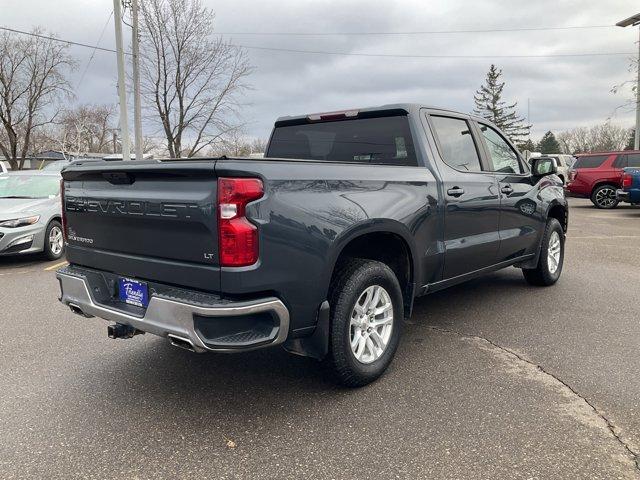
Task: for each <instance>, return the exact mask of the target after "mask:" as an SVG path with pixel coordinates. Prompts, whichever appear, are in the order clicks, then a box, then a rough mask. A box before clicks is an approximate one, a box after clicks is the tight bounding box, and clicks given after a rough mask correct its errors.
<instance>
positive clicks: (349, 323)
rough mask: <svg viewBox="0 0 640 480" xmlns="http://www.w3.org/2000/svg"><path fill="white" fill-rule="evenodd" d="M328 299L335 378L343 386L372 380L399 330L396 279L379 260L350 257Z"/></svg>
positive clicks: (329, 363) (380, 370) (330, 358)
mask: <svg viewBox="0 0 640 480" xmlns="http://www.w3.org/2000/svg"><path fill="white" fill-rule="evenodd" d="M376 292H377V293H376ZM367 299H368V300H369V301H368V302H367ZM329 302H330V307H331V312H330V319H331V327H330V336H329V354H328V355H327V358H326V359H325V362H326V364H327V366H328V367H329V369H330V371H331V373H332V374H333V376H334V377H335V379H336V380H337V382H338V383H340V384H342V385H345V386H347V387H361V386H364V385H367V384H368V383H371V382H373V381H374V380H376V379H377V378H378V377H380V376H381V375H382V374H383V373H384V371H385V370H386V369H387V367H388V366H389V365H390V364H391V361H392V360H393V357H394V355H395V353H396V350H397V348H398V343H399V341H400V336H401V333H402V323H403V320H404V308H403V302H402V291H401V289H400V284H399V282H398V279H397V278H396V276H395V274H394V273H393V271H392V270H391V269H390V268H389V267H388V266H387V265H385V264H384V263H381V262H377V261H374V260H364V259H350V260H348V261H347V262H345V263H344V264H343V265H342V266H341V267H340V269H339V270H338V272H337V273H336V275H335V277H334V279H333V285H332V287H331V293H330V296H329ZM375 312H380V313H378V314H376V313H375ZM389 325H390V327H389Z"/></svg>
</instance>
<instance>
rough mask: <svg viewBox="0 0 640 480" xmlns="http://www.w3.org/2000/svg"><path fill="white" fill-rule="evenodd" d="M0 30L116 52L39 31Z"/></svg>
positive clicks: (3, 28) (0, 28)
mask: <svg viewBox="0 0 640 480" xmlns="http://www.w3.org/2000/svg"><path fill="white" fill-rule="evenodd" d="M0 30H5V31H7V32H13V33H19V34H21V35H29V36H31V37H38V38H43V39H45V40H53V41H55V42H60V43H66V44H67V45H75V46H77V47H85V48H91V49H92V50H102V51H103V52H111V53H116V51H115V50H113V49H111V48H105V47H98V46H97V45H88V44H86V43H80V42H73V41H71V40H64V39H62V38H57V37H52V36H50V35H42V34H40V33H34V32H25V31H24V30H17V29H15V28H9V27H0ZM125 55H130V54H129V53H126V52H125Z"/></svg>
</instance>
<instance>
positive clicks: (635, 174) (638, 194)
mask: <svg viewBox="0 0 640 480" xmlns="http://www.w3.org/2000/svg"><path fill="white" fill-rule="evenodd" d="M616 198H617V199H618V201H619V202H627V203H630V204H631V205H640V168H635V167H627V168H625V169H624V171H623V173H622V188H621V189H619V190H616Z"/></svg>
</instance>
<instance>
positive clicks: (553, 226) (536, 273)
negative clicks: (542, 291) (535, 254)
mask: <svg viewBox="0 0 640 480" xmlns="http://www.w3.org/2000/svg"><path fill="white" fill-rule="evenodd" d="M563 263H564V230H562V226H561V225H560V222H559V221H558V220H556V219H555V218H549V219H548V220H547V226H546V228H545V230H544V236H543V237H542V245H541V247H540V257H539V258H538V265H536V267H535V268H523V269H522V274H523V275H524V278H525V280H526V281H527V282H528V283H529V284H530V285H536V286H540V287H548V286H550V285H553V284H554V283H556V282H557V281H558V279H559V278H560V274H561V273H562V265H563Z"/></svg>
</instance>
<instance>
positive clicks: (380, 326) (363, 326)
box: [349, 285, 393, 364]
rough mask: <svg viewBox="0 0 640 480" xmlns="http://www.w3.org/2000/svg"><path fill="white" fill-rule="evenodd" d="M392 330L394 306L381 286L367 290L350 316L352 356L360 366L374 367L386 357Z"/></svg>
mask: <svg viewBox="0 0 640 480" xmlns="http://www.w3.org/2000/svg"><path fill="white" fill-rule="evenodd" d="M392 330H393V303H392V302H391V297H390V296H389V293H388V292H387V291H386V290H385V289H384V288H382V287H381V286H380V285H372V286H370V287H368V288H367V289H366V290H365V291H364V292H362V294H361V295H360V297H359V298H358V301H357V302H356V304H355V306H354V307H353V310H352V312H351V322H350V324H349V340H350V343H351V352H352V353H353V355H354V357H355V358H356V360H358V361H359V362H360V363H365V364H366V363H372V362H374V361H376V360H377V359H378V358H380V356H381V355H382V354H383V353H384V351H385V350H386V348H387V345H388V344H389V339H390V338H391V331H392Z"/></svg>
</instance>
